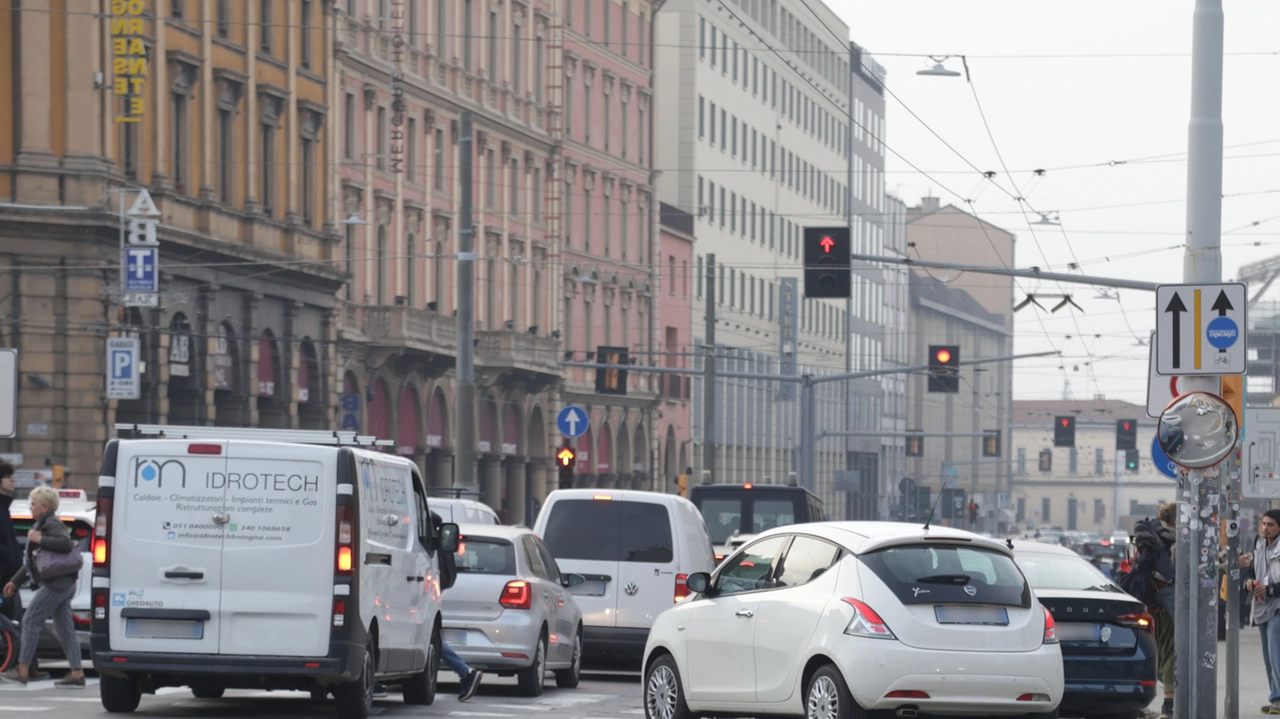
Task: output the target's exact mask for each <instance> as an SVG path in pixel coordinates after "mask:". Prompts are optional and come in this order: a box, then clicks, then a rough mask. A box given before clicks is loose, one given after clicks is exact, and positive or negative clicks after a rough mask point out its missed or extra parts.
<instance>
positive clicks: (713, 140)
mask: <svg viewBox="0 0 1280 719" xmlns="http://www.w3.org/2000/svg"><path fill="white" fill-rule="evenodd" d="M699 134H701V133H699ZM711 144H712V146H714V145H715V144H716V104H715V103H714V102H713V103H711Z"/></svg>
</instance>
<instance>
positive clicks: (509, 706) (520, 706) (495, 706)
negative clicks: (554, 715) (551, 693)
mask: <svg viewBox="0 0 1280 719" xmlns="http://www.w3.org/2000/svg"><path fill="white" fill-rule="evenodd" d="M485 706H487V707H489V708H490V709H519V710H520V711H530V710H532V711H535V712H549V711H551V709H552V708H551V707H540V706H535V705H533V704H486V705H485Z"/></svg>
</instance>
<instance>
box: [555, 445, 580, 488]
mask: <svg viewBox="0 0 1280 719" xmlns="http://www.w3.org/2000/svg"><path fill="white" fill-rule="evenodd" d="M577 458H578V453H577V452H575V451H573V448H572V447H561V448H560V451H559V452H556V468H557V469H559V470H560V489H571V488H573V462H574V460H576V459H577Z"/></svg>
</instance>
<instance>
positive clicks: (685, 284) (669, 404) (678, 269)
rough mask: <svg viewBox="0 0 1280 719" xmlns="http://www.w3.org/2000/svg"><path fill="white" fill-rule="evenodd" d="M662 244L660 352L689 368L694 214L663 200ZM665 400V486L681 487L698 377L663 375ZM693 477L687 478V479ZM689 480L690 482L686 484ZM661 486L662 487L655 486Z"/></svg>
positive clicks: (665, 362) (688, 464) (666, 362)
mask: <svg viewBox="0 0 1280 719" xmlns="http://www.w3.org/2000/svg"><path fill="white" fill-rule="evenodd" d="M659 217H660V218H661V226H660V228H659V240H658V249H659V252H660V254H661V258H662V262H661V263H660V264H661V265H662V267H663V271H664V274H663V282H662V283H661V284H662V287H663V293H662V297H661V298H660V301H659V302H658V326H659V327H660V328H661V334H660V335H659V338H660V344H659V352H660V356H661V359H662V361H661V362H660V363H659V364H660V365H661V366H662V367H666V368H676V369H687V368H689V367H692V366H693V362H692V359H693V358H692V356H691V353H690V352H689V349H688V348H689V344H690V342H691V341H692V337H693V298H692V292H693V288H692V286H691V285H692V282H691V281H690V279H691V278H690V277H689V275H688V267H689V266H690V265H691V264H692V263H693V249H694V246H695V242H696V241H695V238H694V234H693V233H694V231H695V230H696V229H697V226H696V224H695V222H694V216H693V215H690V214H689V213H687V212H682V211H680V210H678V209H676V208H674V207H672V206H670V205H668V204H666V203H661V204H660V205H659ZM657 382H658V386H659V388H660V391H659V394H661V395H662V406H661V407H660V408H659V410H658V415H659V416H658V419H659V420H660V421H664V420H665V424H666V427H667V429H666V431H665V433H664V434H663V435H662V438H661V441H662V454H661V457H662V465H661V466H662V474H661V476H662V478H663V483H662V491H675V490H676V488H677V487H678V479H679V476H680V475H682V474H684V475H688V474H690V473H691V471H692V466H693V465H692V460H691V457H690V453H691V451H692V449H693V434H692V419H693V418H692V413H691V410H692V404H691V401H690V400H691V391H692V387H693V378H692V377H691V376H689V375H685V374H674V373H673V374H662V375H659V376H658V377H657ZM686 481H687V480H686ZM686 486H687V485H686ZM655 489H657V487H655Z"/></svg>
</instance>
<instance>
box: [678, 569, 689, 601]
mask: <svg viewBox="0 0 1280 719" xmlns="http://www.w3.org/2000/svg"><path fill="white" fill-rule="evenodd" d="M688 582H689V575H688V574H677V575H676V601H677V602H678V601H680V600H681V599H684V598H685V597H687V596H689V583H688Z"/></svg>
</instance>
